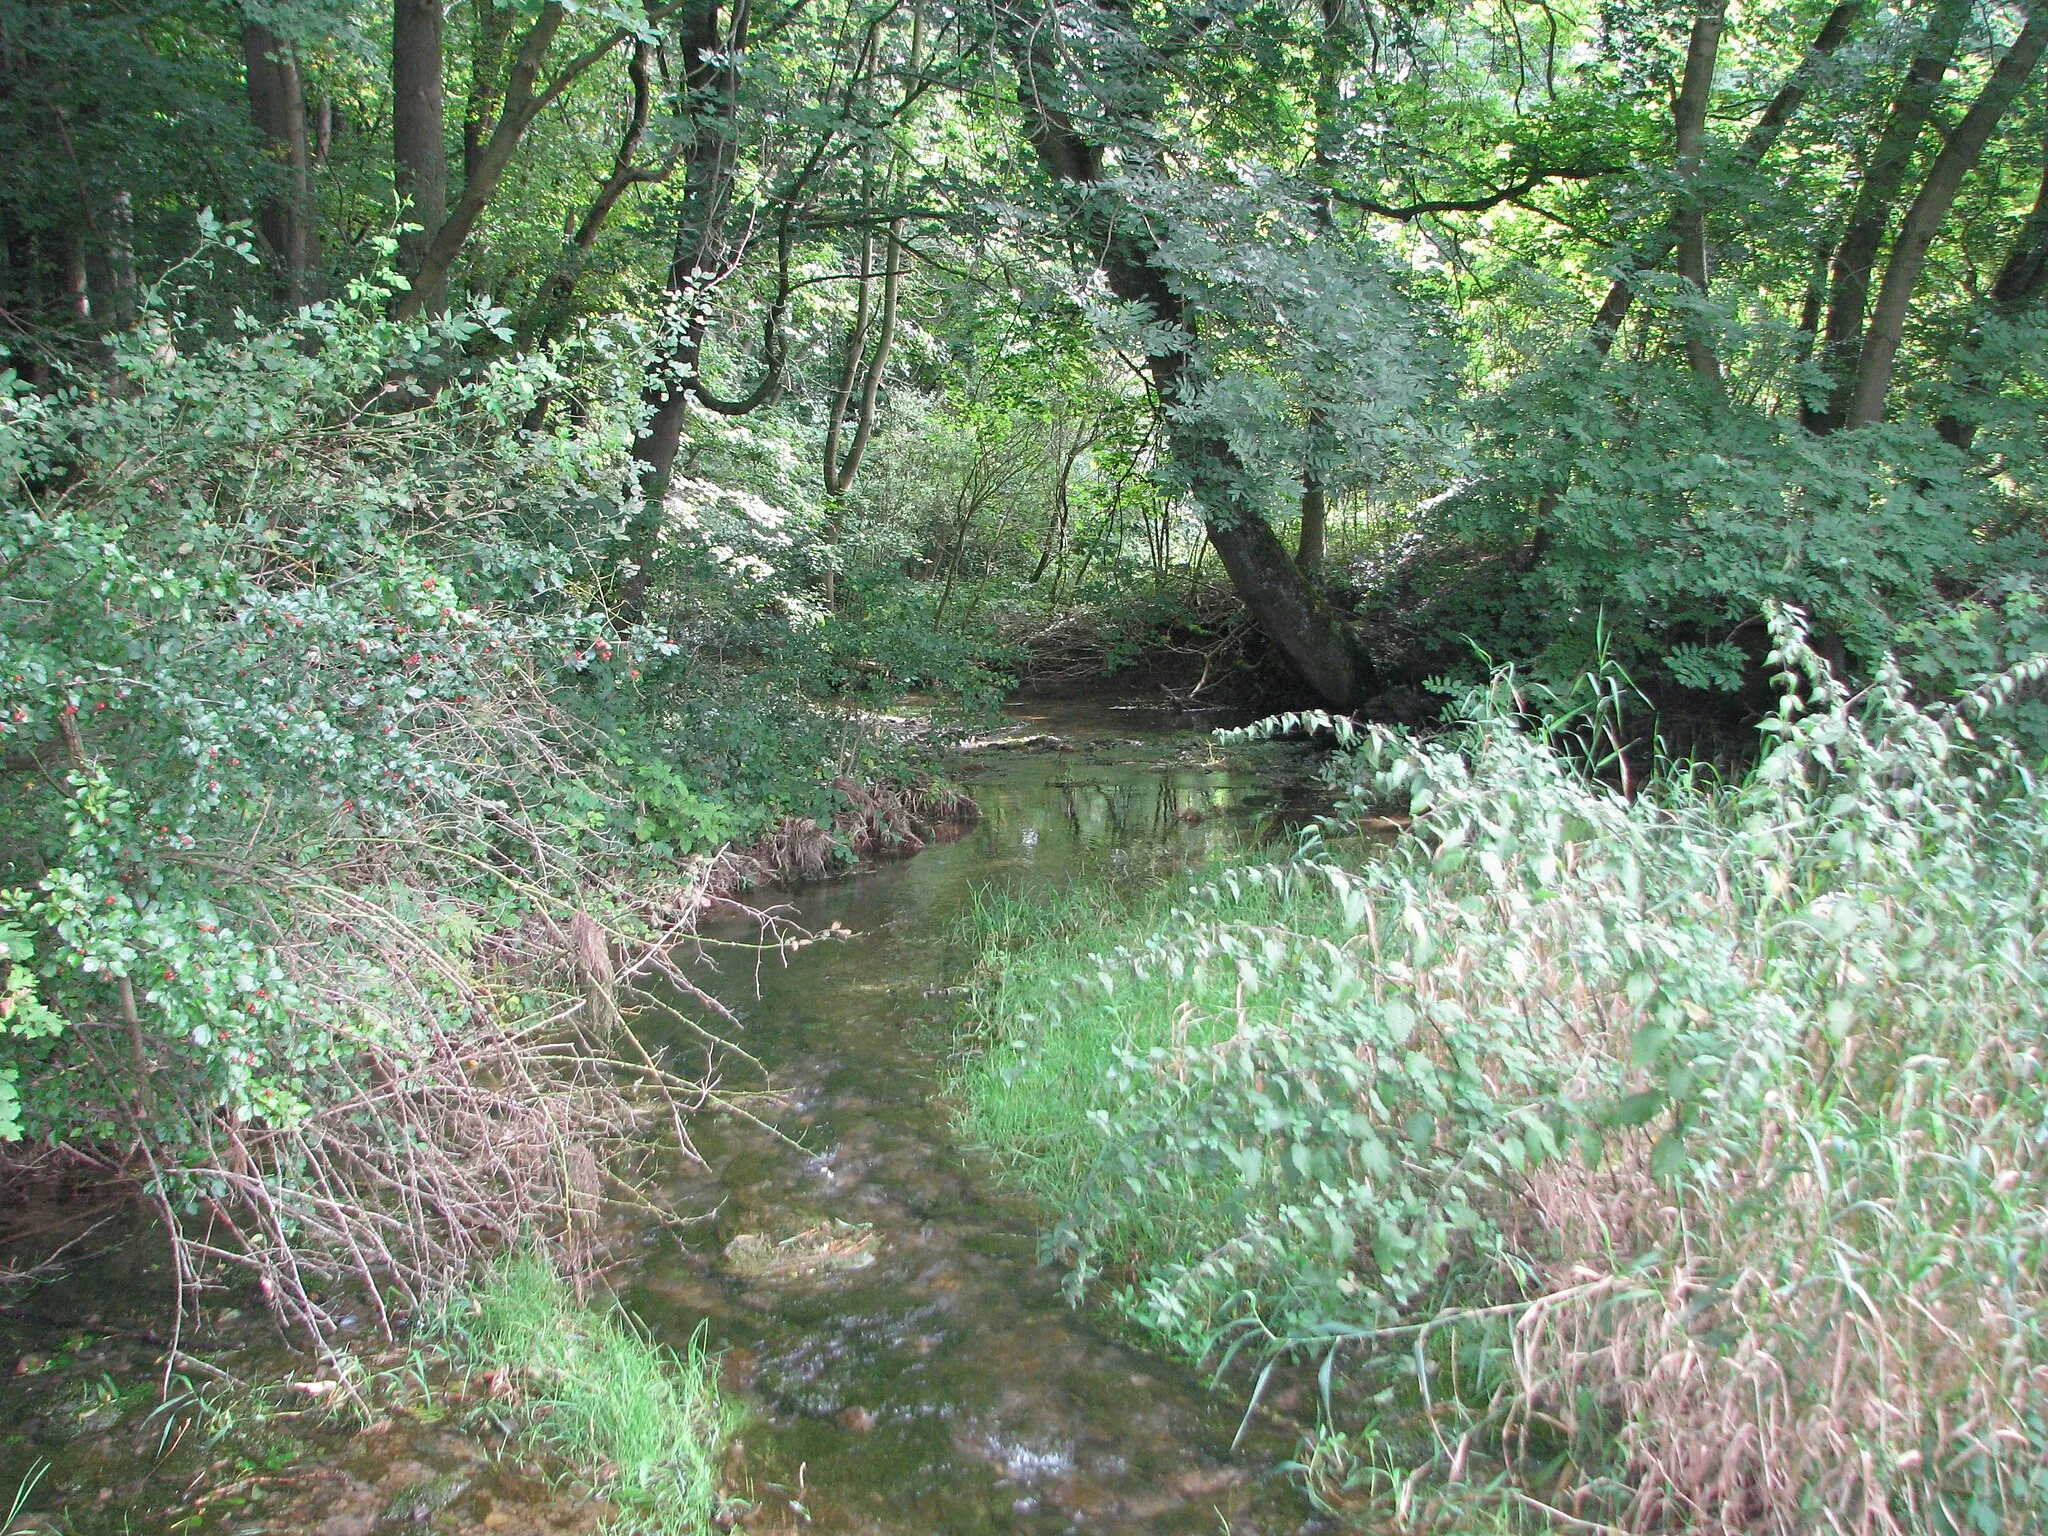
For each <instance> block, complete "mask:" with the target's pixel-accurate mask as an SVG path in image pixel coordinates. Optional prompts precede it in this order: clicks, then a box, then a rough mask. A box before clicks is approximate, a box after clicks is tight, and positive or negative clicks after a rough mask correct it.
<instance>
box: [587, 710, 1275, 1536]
mask: <svg viewBox="0 0 2048 1536" xmlns="http://www.w3.org/2000/svg"><path fill="white" fill-rule="evenodd" d="M1028 713H1030V714H1031V715H1032V716H1033V718H1032V719H1031V721H1030V725H1031V728H1033V729H1037V730H1043V731H1051V732H1056V733H1057V734H1058V735H1060V736H1061V737H1062V738H1064V739H1065V740H1066V741H1068V742H1069V743H1071V744H1072V745H1073V747H1074V750H1072V751H1069V752H1045V751H1010V752H989V753H983V754H979V755H978V756H977V757H976V758H975V759H974V762H975V764H976V765H977V768H978V771H976V772H974V773H972V774H971V776H969V777H968V779H967V783H968V785H969V788H970V789H971V791H972V793H973V794H974V796H975V798H976V800H977V801H978V802H979V804H980V807H981V813H982V814H981V819H980V821H979V822H978V823H977V824H976V825H975V826H973V827H972V828H971V829H970V830H968V831H967V832H966V833H965V834H964V835H962V836H960V837H958V838H957V839H955V840H953V841H949V842H946V843H943V844H941V845H940V846H936V847H934V848H931V849H928V850H927V851H925V852H924V853H921V854H919V855H918V856H917V857H916V858H914V859H911V860H907V861H904V862H902V863H899V864H895V865H891V866H886V867H884V868H881V869H879V870H876V871H873V872H871V873H867V874H863V875H861V876H858V877H856V878H854V879H851V880H847V881H843V882H840V883H837V884H833V885H829V886H821V887H818V888H816V889H813V890H811V891H807V892H804V893H802V894H800V895H799V897H798V898H797V899H796V906H797V909H798V910H797V918H798V921H800V922H801V923H802V925H803V926H804V927H805V928H807V929H809V930H811V931H813V932H816V931H819V930H823V929H826V928H828V927H830V926H831V925H833V924H838V925H840V926H841V927H842V928H844V929H846V930H850V931H851V932H852V933H853V934H854V935H855V937H853V938H851V939H847V940H841V941H837V942H828V943H822V944H816V945H812V946H809V947H807V948H804V949H802V950H800V951H798V952H797V953H795V954H793V955H791V956H789V957H788V959H787V961H786V963H784V962H782V961H779V960H777V959H775V958H773V957H771V958H769V959H767V960H766V961H765V962H764V963H763V964H762V965H761V967H760V970H759V973H758V986H757V985H756V982H755V979H754V974H753V972H752V971H751V969H750V962H749V961H748V960H746V959H745V958H743V956H742V954H741V953H740V952H736V951H725V952H723V953H722V954H721V955H719V957H718V959H717V963H718V965H719V967H720V975H719V977H718V979H717V981H716V982H715V983H714V985H716V987H717V990H718V992H719V995H720V996H722V997H723V998H725V999H727V1000H728V1001H732V1002H734V1003H735V1005H736V1009H737V1012H738V1013H739V1016H740V1019H741V1022H742V1024H743V1025H744V1029H743V1031H742V1032H741V1033H739V1035H738V1036H737V1039H738V1042H739V1043H740V1044H741V1045H743V1046H744V1047H745V1048H746V1049H747V1050H748V1051H750V1052H752V1053H753V1054H754V1055H756V1056H758V1057H759V1058H760V1059H761V1060H762V1062H763V1064H764V1065H765V1066H766V1067H767V1068H768V1069H769V1071H770V1072H771V1073H772V1075H773V1078H774V1081H775V1083H776V1085H777V1087H778V1089H779V1090H780V1091H781V1093H782V1094H783V1095H784V1096H785V1098H786V1102H787V1104H788V1108H787V1110H786V1111H785V1112H784V1113H783V1114H782V1115H781V1116H780V1117H779V1118H778V1121H777V1123H778V1124H779V1125H780V1126H781V1127H782V1128H783V1129H785V1130H786V1131H788V1132H790V1133H791V1134H792V1135H794V1136H797V1137H798V1138H799V1139H800V1140H801V1141H802V1142H803V1144H804V1145H803V1149H802V1150H794V1149H792V1148H790V1147H788V1146H787V1145H785V1144H783V1143H781V1142H779V1141H777V1140H776V1139H775V1138H773V1137H771V1136H769V1135H768V1134H766V1133H765V1132H763V1131H761V1130H760V1129H758V1128H755V1127H751V1126H748V1125H746V1124H744V1123H742V1122H736V1121H723V1122H718V1123H713V1124H710V1125H704V1126H700V1127H699V1128H697V1129H696V1130H694V1131H693V1134H694V1135H695V1136H696V1139H697V1143H698V1146H699V1148H700V1150H701V1151H702V1152H703V1153H704V1155H705V1158H706V1160H707V1162H708V1164H709V1167H708V1168H707V1169H706V1170H705V1171H704V1172H703V1173H702V1174H700V1175H699V1176H697V1177H695V1178H693V1179H689V1180H686V1181H684V1183H683V1185H682V1187H681V1188H680V1189H679V1190H678V1193H679V1194H680V1195H681V1196H682V1197H683V1199H684V1201H685V1202H686V1204H697V1205H699V1206H700V1208H701V1207H702V1206H705V1205H713V1204H719V1202H723V1203H722V1205H720V1208H719V1214H718V1216H717V1218H716V1220H715V1221H713V1222H711V1223H708V1224H707V1225H706V1226H705V1227H703V1228H700V1229H698V1230H696V1231H694V1232H693V1233H691V1234H690V1235H688V1236H687V1237H686V1238H685V1240H684V1242H685V1247H684V1251H683V1253H682V1255H681V1256H680V1257H679V1258H657V1259H654V1260H652V1261H651V1262H649V1263H648V1265H647V1266H646V1268H645V1269H644V1271H643V1272H642V1274H641V1276H640V1278H639V1279H638V1281H637V1283H635V1284H633V1285H632V1286H631V1287H630V1288H629V1290H628V1295H627V1299H628V1301H629V1303H630V1304H631V1306H632V1307H633V1309H634V1311H635V1312H636V1313H638V1314H639V1315H640V1316H641V1317H642V1318H644V1319H646V1320H647V1321H648V1322H649V1323H650V1324H651V1325H653V1326H654V1327H655V1328H656V1329H657V1331H659V1332H661V1333H663V1334H665V1335H667V1336H669V1337H672V1338H673V1337H680V1336H683V1335H685V1334H687V1332H688V1331H689V1330H690V1329H691V1328H693V1327H695V1326H696V1325H697V1324H698V1322H699V1321H700V1320H702V1319H705V1318H708V1319H709V1320H710V1330H711V1334H712V1337H713V1340H714V1341H715V1342H716V1343H717V1344H718V1345H720V1346H721V1347H724V1348H725V1349H727V1350H728V1352H729V1353H728V1357H727V1358H728V1364H729V1377H730V1379H731V1381H732V1383H733V1385H734V1386H736V1387H737V1388H739V1389H740V1390H741V1391H742V1392H744V1393H745V1394H746V1395H747V1396H748V1397H749V1398H750V1399H751V1400H752V1401H753V1402H754V1403H755V1404H756V1405H757V1406H758V1408H759V1411H760V1413H761V1415H762V1416H761V1418H760V1420H759V1421H758V1422H757V1423H756V1424H755V1425H754V1426H752V1427H751V1428H750V1430H749V1431H748V1432H747V1434H746V1435H745V1437H744V1438H745V1443H746V1447H747V1452H748V1466H749V1473H750V1476H751V1477H752V1479H753V1482H754V1485H755V1489H756V1494H757V1497H759V1498H760V1499H761V1500H762V1505H763V1507H762V1509H761V1511H760V1512H759V1514H758V1515H757V1516H755V1517H754V1518H752V1519H750V1520H749V1521H748V1526H749V1528H750V1529H770V1528H774V1527H775V1526H776V1525H777V1524H778V1523H784V1522H777V1521H776V1520H775V1519H774V1516H776V1515H777V1514H778V1513H780V1512H782V1511H789V1510H790V1509H791V1506H792V1505H801V1509H802V1512H803V1514H804V1515H807V1516H808V1517H809V1520H810V1521H811V1522H812V1523H811V1526H810V1528H812V1529H815V1530H818V1531H821V1532H822V1531H832V1532H840V1531H844V1532H889V1533H913V1532H914V1533H926V1532H929V1533H934V1536H937V1533H947V1536H954V1533H959V1536H965V1533H970V1532H983V1531H988V1532H996V1531H1015V1532H1030V1533H1040V1532H1043V1533H1051V1532H1065V1531H1104V1532H1160V1533H1168V1532H1196V1531H1201V1532H1209V1533H1216V1532H1219V1531H1225V1530H1228V1531H1233V1532H1239V1533H1252V1532H1258V1533H1262V1536H1278V1533H1281V1532H1294V1531H1298V1530H1301V1529H1304V1528H1307V1529H1315V1527H1314V1526H1313V1525H1312V1524H1308V1523H1307V1522H1308V1515H1309V1511H1308V1510H1307V1509H1306V1507H1305V1506H1304V1505H1303V1504H1302V1503H1301V1502H1300V1501H1299V1499H1298V1497H1297V1496H1296V1495H1295V1494H1294V1493H1293V1491H1292V1490H1291V1489H1290V1488H1289V1487H1288V1486H1287V1485H1286V1483H1285V1482H1284V1480H1276V1479H1272V1478H1269V1477H1266V1476H1264V1474H1266V1473H1267V1472H1268V1471H1270V1469H1271V1468H1272V1467H1273V1466H1274V1465H1275V1464H1276V1463H1277V1462H1278V1461H1280V1460H1282V1459H1284V1457H1285V1456H1286V1455H1287V1454H1288V1452H1290V1451H1291V1450H1292V1449H1293V1448H1294V1447H1293V1445H1292V1443H1291V1442H1290V1441H1288V1440H1285V1439H1283V1438H1281V1437H1280V1436H1279V1435H1278V1434H1277V1432H1275V1431H1273V1430H1271V1429H1269V1428H1267V1427H1266V1426H1264V1425H1263V1424H1259V1423H1255V1424H1254V1425H1253V1426H1252V1428H1251V1430H1250V1431H1249V1432H1248V1433H1247V1435H1246V1437H1245V1441H1244V1443H1243V1444H1242V1445H1241V1446H1240V1448H1239V1450H1238V1452H1237V1453H1236V1454H1235V1455H1233V1454H1232V1453H1231V1451H1230V1444H1231V1440H1232V1437H1233V1435H1234V1434H1235V1433H1236V1431H1237V1427H1238V1421H1239V1414H1240V1412H1241V1410H1242V1406H1243V1404H1242V1400H1241V1396H1240V1395H1239V1394H1233V1393H1231V1392H1228V1391H1225V1392H1220V1393H1211V1392H1209V1391H1208V1390H1206V1387H1205V1384H1204V1382H1203V1381H1202V1380H1201V1379H1200V1378H1198V1377H1197V1376H1196V1375H1195V1373H1193V1372H1192V1371H1190V1370H1188V1369H1185V1368H1183V1367H1181V1366H1179V1365H1176V1364H1174V1363H1172V1362H1169V1361H1166V1360H1164V1359H1161V1358H1159V1357H1157V1356H1154V1355H1150V1354H1148V1353H1146V1352H1144V1351H1142V1350H1140V1349H1138V1348H1134V1347H1132V1346H1130V1345H1128V1344H1126V1343H1124V1342H1120V1341H1119V1340H1118V1339H1117V1338H1116V1337H1115V1336H1114V1335H1113V1333H1112V1332H1111V1331H1110V1329H1109V1328H1107V1327H1106V1326H1104V1325H1103V1323H1102V1321H1101V1320H1100V1319H1099V1318H1097V1317H1095V1316H1092V1315H1091V1314H1090V1313H1089V1312H1087V1311H1076V1310H1075V1309H1073V1308H1071V1307H1069V1306H1068V1305H1067V1303H1066V1302H1065V1300H1064V1299H1063V1297H1062V1296H1061V1294H1060V1288H1059V1276H1058V1274H1057V1273H1055V1272H1053V1271H1050V1270H1047V1269H1045V1268H1043V1267H1041V1266H1040V1264H1039V1263H1038V1241H1037V1233H1038V1231H1039V1225H1040V1224H1039V1219H1038V1213H1037V1212H1035V1211H1034V1210H1033V1209H1032V1208H1031V1207H1030V1205H1029V1204H1028V1203H1027V1202H1025V1201H1023V1200H1021V1199H1017V1198H1014V1197H1011V1196H1008V1195H1006V1194H1005V1193H1003V1192H1002V1191H1001V1189H1000V1188H999V1186H998V1184H997V1182H996V1180H995V1178H994V1172H993V1169H992V1168H991V1166H990V1164H989V1162H988V1161H987V1159H986V1158H984V1157H983V1156H980V1155H978V1154H976V1153H975V1152H973V1151H972V1150H970V1149H967V1148H964V1147H962V1146H961V1145H960V1144H959V1142H958V1141H957V1140H956V1139H955V1137H954V1135H953V1133H952V1128H951V1124H950V1113H949V1108H948V1106H947V1105H946V1103H945V1102H944V1097H943V1088H944V1081H945V1078H946V1075H947V1073H948V1070H949V1067H950V1066H951V1064H952V1060H953V1056H954V1052H955V1050H956V1047H955V1045H954V1043H953V1040H954V1030H955V1028H956V1026H957V1022H958V1018H959V1006H960V1005H959V1001H958V998H957V996H956V995H955V993H956V989H957V987H958V985H959V983H960V982H961V981H962V980H963V975H962V971H963V968H964V966H965V965H966V964H967V963H968V961H969V960H970V959H971V956H969V955H968V954H966V953H965V952H964V946H963V945H962V944H961V942H960V940H961V931H960V925H961V922H962V920H963V918H964V917H965V915H966V913H967V911H968V909H969V907H970V903H971V901H972V899H973V895H974V893H975V892H976V891H977V890H978V889H981V888H985V887H988V886H991V885H1008V886H1013V887H1020V888H1023V889H1027V890H1028V889H1031V888H1034V887H1035V888H1038V889H1047V888H1051V887H1054V886H1057V885H1059V884H1061V883H1063V882H1067V881H1071V880H1073V879H1075V878H1076V877H1077V876H1079V875H1082V874H1084V873H1086V872H1087V871H1089V870H1090V869H1091V868H1099V867H1103V866H1114V865H1116V864H1118V863H1128V862H1131V861H1144V862H1147V863H1155V864H1158V865H1160V866H1161V867H1162V869H1170V868H1172V867H1173V866H1176V865H1179V864H1181V863H1184V862H1187V861H1191V860H1193V859H1195V858H1197V857H1199V856H1200V855H1201V854H1202V853H1203V852H1204V851H1205V850H1206V849H1207V848H1209V847H1210V846H1212V845H1213V844H1214V843H1215V842H1216V841H1217V840H1219V839H1222V838H1231V837H1239V836H1242V834H1243V833H1244V832H1245V831H1246V830H1247V828H1248V827H1249V826H1251V825H1253V824H1255V823H1256V822H1257V820H1258V818H1260V817H1261V816H1263V815H1265V814H1268V813H1269V810H1270V807H1271V806H1272V805H1273V804H1274V803H1275V800H1276V791H1283V792H1284V789H1285V782H1284V781H1285V779H1286V778H1287V777H1288V774H1287V771H1286V770H1287V766H1288V764H1289V761H1290V760H1288V759H1274V758H1269V759H1267V760H1266V763H1265V766H1264V768H1263V769H1261V768H1259V767H1255V766H1253V765H1251V764H1250V763H1248V762H1247V761H1246V759H1245V758H1243V757H1240V756H1235V755H1234V756H1233V757H1231V758H1228V759H1226V758H1223V757H1221V756H1218V755H1217V754H1215V753H1214V752H1213V751H1212V750H1211V748H1210V747H1209V745H1208V743H1207V741H1206V739H1205V737H1204V736H1202V735H1200V734H1197V733H1196V732H1194V731H1191V730H1182V731H1179V732H1177V733H1168V732H1166V731H1163V730H1162V729H1161V727H1160V724H1159V723H1158V721H1157V719H1156V717H1155V718H1154V720H1153V721H1152V722H1151V723H1150V726H1149V729H1144V728H1140V727H1139V725H1138V722H1139V721H1142V720H1143V719H1144V717H1143V716H1136V715H1132V714H1129V713H1122V712H1114V711H1109V710H1101V709H1097V710H1080V709H1077V708H1075V707H1074V706H1065V707H1062V708H1060V709H1057V710H1045V711H1036V712H1028ZM1292 761H1293V762H1294V764H1295V765H1296V766H1295V772H1296V773H1297V774H1298V772H1299V769H1298V760H1292ZM1276 770H1278V771H1276ZM709 936H710V937H712V938H719V937H726V938H740V937H744V935H743V934H742V933H740V932H738V931H734V932H728V933H724V934H721V933H719V932H717V931H715V930H714V931H713V932H712V933H711V934H710V935H709ZM735 983H737V984H735ZM652 1028H653V1026H652V1025H651V1024H650V1023H649V1022H648V1021H646V1020H644V1019H643V1022H642V1030H643V1033H646V1032H648V1031H649V1030H651V1029H652ZM676 1043H677V1044H678V1045H679V1046H680V1045H682V1044H684V1042H683V1041H682V1040H680V1039H679V1040H678V1041H677V1042H676ZM830 1223H840V1224H846V1225H842V1226H831V1225H828V1224H830ZM849 1226H854V1227H865V1228H867V1229H868V1231H867V1233H866V1234H865V1235H864V1238H863V1240H864V1241H865V1242H866V1243H868V1244H871V1251H872V1262H867V1263H865V1267H859V1268H833V1267H830V1266H829V1265H828V1266H827V1267H825V1268H823V1269H820V1270H812V1271H809V1272H805V1271H804V1270H802V1269H801V1268H800V1267H798V1266H797V1264H796V1262H795V1261H794V1258H793V1260H792V1268H793V1269H794V1270H795V1272H794V1273H789V1274H785V1275H783V1276H782V1277H781V1278H776V1277H774V1276H770V1277H766V1278H763V1277H761V1276H759V1275H758V1274H757V1273H756V1271H757V1270H758V1268H759V1264H758V1262H757V1260H758V1254H759V1251H760V1242H759V1238H758V1237H756V1236H754V1234H759V1235H760V1236H762V1237H766V1238H768V1239H783V1238H788V1237H789V1236H791V1235H792V1234H797V1233H802V1232H806V1231H809V1232H814V1233H816V1232H819V1229H820V1228H821V1227H822V1228H823V1229H824V1230H823V1232H822V1233H820V1234H819V1235H820V1236H824V1237H833V1238H837V1239H839V1242H840V1246H841V1247H842V1248H848V1247H851V1246H852V1243H851V1242H850V1240H849V1239H850V1234H849V1232H848V1227H849ZM742 1234H745V1235H746V1236H745V1237H744V1238H743V1239H742V1241H741V1242H740V1243H739V1244H738V1246H737V1247H734V1239H735V1238H740V1237H742ZM802 1246H803V1244H802V1242H801V1241H800V1242H798V1243H795V1244H791V1245H790V1250H800V1249H801V1248H802ZM728 1250H731V1252H732V1253H733V1258H732V1259H728V1258H727V1257H726V1255H727V1252H728ZM790 1250H785V1251H790ZM864 1259H865V1255H862V1254H859V1253H849V1254H845V1255H843V1256H842V1262H846V1263H852V1264H861V1263H863V1262H864ZM788 1518H789V1519H799V1518H800V1517H798V1516H796V1515H795V1514H794V1512H793V1511H791V1513H790V1515H789V1516H788Z"/></svg>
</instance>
